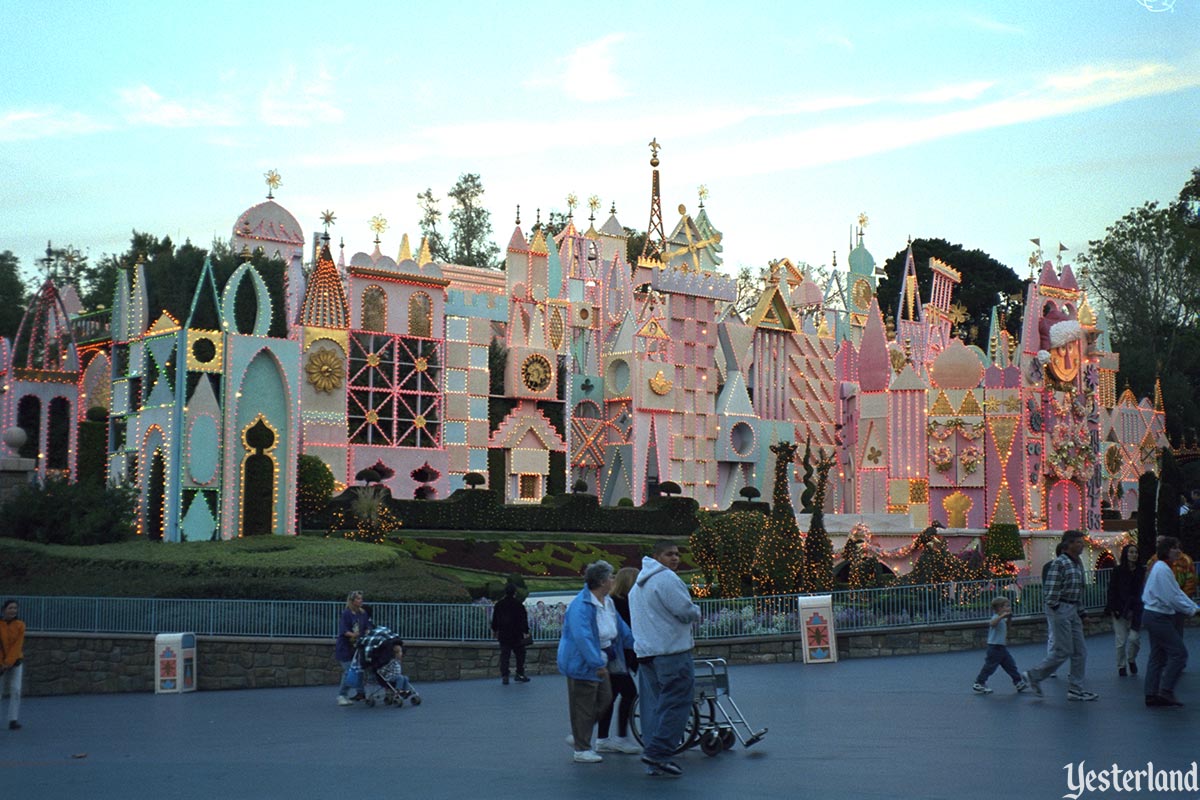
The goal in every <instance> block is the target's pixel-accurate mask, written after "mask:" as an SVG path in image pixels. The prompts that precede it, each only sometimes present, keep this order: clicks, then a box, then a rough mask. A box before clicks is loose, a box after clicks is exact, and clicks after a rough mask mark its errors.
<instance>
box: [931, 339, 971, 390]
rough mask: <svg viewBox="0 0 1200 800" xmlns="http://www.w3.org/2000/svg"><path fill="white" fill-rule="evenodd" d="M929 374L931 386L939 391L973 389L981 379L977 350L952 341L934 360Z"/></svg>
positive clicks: (955, 340)
mask: <svg viewBox="0 0 1200 800" xmlns="http://www.w3.org/2000/svg"><path fill="white" fill-rule="evenodd" d="M929 372H930V377H932V378H933V385H934V386H937V387H938V388H940V389H974V388H975V387H976V386H978V385H979V381H980V379H982V378H983V363H982V362H981V361H980V360H979V355H978V351H977V350H972V349H971V348H969V347H967V346H966V345H965V344H963V343H962V342H961V341H960V340H958V339H954V340H952V341H951V342H950V345H949V346H948V347H947V348H946V349H945V350H943V351H942V352H941V354H940V355H938V357H937V358H936V359H934V361H933V366H932V367H931V368H930V370H929Z"/></svg>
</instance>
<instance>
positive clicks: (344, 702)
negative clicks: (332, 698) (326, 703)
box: [337, 694, 354, 706]
mask: <svg viewBox="0 0 1200 800" xmlns="http://www.w3.org/2000/svg"><path fill="white" fill-rule="evenodd" d="M337 703H338V705H339V706H352V705H354V701H353V700H351V699H350V698H349V697H346V695H344V694H339V695H338V701H337Z"/></svg>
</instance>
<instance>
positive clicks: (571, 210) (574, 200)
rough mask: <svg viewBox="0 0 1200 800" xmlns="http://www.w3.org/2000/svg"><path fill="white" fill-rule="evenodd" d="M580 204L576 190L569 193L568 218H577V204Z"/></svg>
mask: <svg viewBox="0 0 1200 800" xmlns="http://www.w3.org/2000/svg"><path fill="white" fill-rule="evenodd" d="M577 205H579V198H578V197H577V196H576V195H575V193H574V192H571V193H570V194H568V195H567V219H574V218H575V206H577Z"/></svg>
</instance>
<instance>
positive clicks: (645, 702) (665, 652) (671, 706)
mask: <svg viewBox="0 0 1200 800" xmlns="http://www.w3.org/2000/svg"><path fill="white" fill-rule="evenodd" d="M677 569H679V547H678V546H677V545H676V544H675V543H674V542H671V541H669V540H666V539H663V540H660V541H658V542H655V543H654V556H653V558H651V557H646V558H643V559H642V571H641V573H640V574H639V575H638V578H637V582H636V583H634V585H633V588H632V589H630V590H629V616H630V619H631V621H632V622H633V626H632V627H633V635H634V639H635V640H636V641H635V644H634V652H636V653H637V657H638V694H639V697H640V700H639V703H640V707H641V727H642V744H643V745H644V749H643V751H642V761H643V762H644V763H645V764H646V772H647V774H649V775H669V776H678V775H681V774H682V773H683V770H681V769H680V768H679V765H678V764H676V763H675V762H674V761H669V760H668V759H669V758H670V757H671V756H672V755H673V754H674V753H675V750H676V748H678V747H679V744H680V742H681V741H682V740H683V733H684V729H685V727H686V726H687V720H688V717H689V716H690V715H691V709H692V687H693V685H694V684H695V682H696V676H695V672H694V670H693V667H692V645H693V641H692V623H693V622H698V621H699V620H700V607H699V606H697V605H696V604H695V603H693V602H692V596H691V594H690V593H689V592H688V588H687V586H686V585H685V584H684V582H683V581H682V580H681V579H680V577H679V576H678V575H676V574H675V570H677Z"/></svg>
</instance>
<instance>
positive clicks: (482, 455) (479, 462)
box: [467, 447, 488, 473]
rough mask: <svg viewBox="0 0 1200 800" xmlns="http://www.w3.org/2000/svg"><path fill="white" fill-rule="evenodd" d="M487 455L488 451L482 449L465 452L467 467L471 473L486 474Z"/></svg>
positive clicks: (477, 448)
mask: <svg viewBox="0 0 1200 800" xmlns="http://www.w3.org/2000/svg"><path fill="white" fill-rule="evenodd" d="M487 453H488V451H487V450H486V449H484V448H482V447H476V448H472V449H470V450H468V451H467V466H468V467H469V468H470V469H471V471H472V472H484V473H486V472H487V468H488V466H487Z"/></svg>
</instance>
